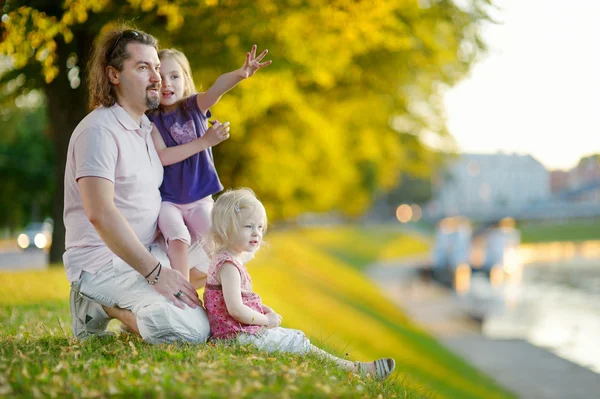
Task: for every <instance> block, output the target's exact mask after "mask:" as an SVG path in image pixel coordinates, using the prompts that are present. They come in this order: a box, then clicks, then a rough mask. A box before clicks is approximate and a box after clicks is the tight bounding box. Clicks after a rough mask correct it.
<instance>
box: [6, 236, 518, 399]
mask: <svg viewBox="0 0 600 399" xmlns="http://www.w3.org/2000/svg"><path fill="white" fill-rule="evenodd" d="M324 234H325V233H324ZM328 234H329V233H328ZM336 234H338V235H341V236H346V235H347V236H346V238H341V239H340V241H346V242H348V241H352V242H355V240H356V239H358V240H360V241H365V242H366V241H369V240H368V238H367V237H365V236H363V238H362V239H361V236H360V235H357V234H356V231H354V232H353V231H352V230H343V229H342V230H337V231H336ZM309 236H310V237H312V239H314V238H315V237H316V235H315V231H295V232H282V233H277V234H273V235H271V236H270V237H269V241H270V248H268V249H266V250H263V252H261V253H260V254H259V255H258V257H257V259H256V260H254V261H252V262H251V263H250V264H249V267H250V272H251V274H252V275H253V279H254V287H255V290H256V291H257V292H259V293H260V294H261V295H262V297H263V299H264V301H265V303H267V304H269V305H270V306H272V307H273V308H275V309H276V310H277V311H278V312H279V313H281V314H282V315H283V316H284V325H285V326H286V327H291V328H299V329H302V330H303V331H305V332H306V333H307V334H308V335H309V336H310V337H311V338H312V340H313V341H314V342H315V343H316V344H318V345H325V346H326V347H328V349H330V350H332V351H334V352H335V353H336V354H338V355H340V354H344V353H349V356H350V358H352V359H363V360H366V359H374V358H378V357H381V356H393V357H395V358H396V360H397V362H398V368H397V370H398V371H397V372H396V376H395V377H396V378H395V381H386V382H383V383H382V382H374V381H371V380H368V379H359V378H355V377H353V376H351V375H348V374H346V373H343V372H340V371H338V370H336V369H335V368H334V367H331V364H329V363H327V362H323V361H320V360H318V359H315V358H312V357H309V358H307V359H306V358H299V357H295V356H289V355H276V356H270V355H266V354H264V353H261V352H257V351H253V350H249V349H247V348H239V347H233V348H230V347H227V348H225V347H222V346H219V345H216V346H215V345H200V346H198V345H189V344H188V345H163V346H158V347H156V346H150V345H147V344H145V343H143V342H141V341H140V340H139V339H137V338H131V337H124V336H121V337H119V338H116V339H115V338H111V339H109V341H110V344H109V345H107V343H106V342H101V341H100V340H93V341H89V342H86V343H83V344H77V345H75V343H74V342H73V341H72V339H71V338H70V320H69V314H68V304H67V300H66V298H67V296H68V285H67V282H66V280H65V278H64V272H62V270H56V269H53V270H50V271H36V272H20V273H7V272H0V278H1V279H2V281H3V284H2V285H0V320H2V327H0V396H2V395H3V394H11V393H12V395H15V396H31V395H36V393H41V394H42V395H43V396H48V395H51V394H52V393H53V392H54V393H55V394H57V395H58V396H63V395H68V396H102V395H103V394H105V393H106V392H114V393H115V394H118V395H122V396H136V397H147V396H156V397H164V396H168V397H172V396H197V395H198V394H199V393H202V395H203V396H206V397H298V396H299V397H311V396H312V397H333V396H343V397H377V396H378V395H381V397H385V398H388V397H409V398H410V397H422V396H425V397H439V398H501V397H509V396H508V395H507V394H506V393H505V392H503V391H502V390H501V389H499V388H497V387H496V386H495V385H494V384H493V383H492V382H491V381H490V380H489V379H488V378H487V377H485V376H482V375H481V374H479V373H478V372H477V371H476V370H474V369H472V368H471V367H470V366H468V365H466V364H465V363H464V362H463V361H462V360H460V359H458V358H457V357H455V356H454V355H452V354H450V353H449V352H447V351H446V350H445V349H444V348H442V347H441V346H440V345H439V344H438V343H437V342H436V341H434V340H433V339H431V338H430V337H428V336H427V335H426V334H425V333H423V332H422V331H421V330H420V329H418V328H417V327H415V326H413V325H412V324H411V323H410V321H409V320H407V319H406V317H405V315H404V314H403V313H402V312H400V311H399V310H398V309H396V308H395V306H393V305H392V304H391V303H390V302H389V301H388V300H387V299H385V298H384V297H383V296H382V294H381V293H380V292H379V291H378V290H377V289H376V287H375V286H374V285H372V284H371V283H370V282H368V281H365V279H364V277H363V276H362V275H361V274H360V273H358V272H357V271H356V270H355V269H353V268H351V267H348V265H347V264H345V263H343V262H342V261H341V260H339V259H336V258H334V257H332V256H331V255H330V251H328V250H327V249H328V248H329V249H330V247H329V246H328V245H329V244H328V243H327V240H325V241H323V240H322V241H321V243H322V244H321V247H322V248H325V250H324V249H317V248H316V247H315V246H314V245H309V244H308V243H309V242H310V241H311V239H310V238H309ZM330 237H333V236H330ZM349 237H352V238H351V239H350V238H349ZM333 241H336V240H333ZM384 241H385V242H387V243H388V244H389V243H394V239H390V240H388V241H386V240H384V239H380V240H379V242H381V243H383V242H384ZM331 242H332V241H331V240H330V241H329V243H331ZM390 245H392V246H393V247H394V248H396V245H395V244H390ZM385 246H386V245H384V244H382V245H381V248H376V247H377V246H376V245H372V246H370V247H369V248H370V249H365V252H364V253H371V254H373V253H382V251H383V253H385V251H386V250H385V249H384V247H385ZM373 249H377V251H373ZM369 251H370V252H369ZM387 251H390V253H392V252H394V251H396V249H393V250H392V249H388V250H387ZM409 252H410V251H409ZM370 256H373V255H370ZM366 258H369V256H364V259H363V261H364V260H366ZM359 263H360V262H356V264H355V266H357V265H359ZM61 326H62V327H61ZM113 328H114V326H113ZM63 329H64V330H66V331H67V333H66V334H63V331H62V330H63ZM167 393H168V394H167Z"/></svg>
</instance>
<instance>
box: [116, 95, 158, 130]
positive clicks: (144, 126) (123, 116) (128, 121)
mask: <svg viewBox="0 0 600 399" xmlns="http://www.w3.org/2000/svg"><path fill="white" fill-rule="evenodd" d="M110 110H111V112H112V113H113V114H114V115H115V117H116V118H117V120H118V121H119V123H120V124H121V126H123V128H124V129H125V130H130V131H134V132H136V133H137V134H139V135H140V136H143V135H145V134H147V133H150V132H151V131H152V122H150V119H148V117H147V116H146V114H144V115H142V120H141V126H138V125H137V123H135V121H134V120H133V118H132V117H131V115H129V114H128V113H127V111H125V109H124V108H123V107H121V106H120V105H119V103H117V102H115V104H114V105H113V106H112V107H110Z"/></svg>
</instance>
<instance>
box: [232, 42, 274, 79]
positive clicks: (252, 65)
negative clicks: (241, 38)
mask: <svg viewBox="0 0 600 399" xmlns="http://www.w3.org/2000/svg"><path fill="white" fill-rule="evenodd" d="M268 52H269V50H266V49H265V50H263V52H262V53H260V54H259V56H258V57H257V56H256V44H255V45H254V46H252V49H251V50H250V52H248V53H246V61H245V62H244V65H243V66H242V68H241V69H240V70H241V71H242V77H243V78H244V79H245V78H249V77H250V76H252V75H254V74H255V73H256V71H258V70H259V69H260V68H263V67H266V66H267V65H271V63H272V62H273V61H271V60H269V61H265V62H263V63H261V62H260V61H261V60H262V59H263V58H265V55H267V53H268Z"/></svg>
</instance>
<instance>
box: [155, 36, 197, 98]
mask: <svg viewBox="0 0 600 399" xmlns="http://www.w3.org/2000/svg"><path fill="white" fill-rule="evenodd" d="M158 58H159V59H160V60H161V61H163V60H165V59H171V60H173V61H175V62H176V63H177V64H178V65H179V66H180V67H181V70H182V72H183V97H184V98H185V97H189V96H191V95H192V94H194V93H196V85H194V78H193V77H192V69H191V68H190V62H189V61H188V59H187V57H186V56H185V54H183V53H182V52H181V51H179V50H177V49H174V48H166V49H164V50H160V51H159V52H158Z"/></svg>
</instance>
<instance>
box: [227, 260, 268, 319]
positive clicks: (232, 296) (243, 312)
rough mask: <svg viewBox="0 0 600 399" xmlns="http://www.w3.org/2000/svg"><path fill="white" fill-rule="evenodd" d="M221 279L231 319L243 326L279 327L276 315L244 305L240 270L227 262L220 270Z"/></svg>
mask: <svg viewBox="0 0 600 399" xmlns="http://www.w3.org/2000/svg"><path fill="white" fill-rule="evenodd" d="M219 279H220V280H221V286H222V288H223V298H224V299H225V306H227V312H228V313H229V315H230V316H231V317H233V318H234V319H236V320H237V321H239V322H240V323H243V324H254V325H260V326H267V327H277V326H278V325H279V324H277V317H276V315H275V314H274V313H268V314H266V315H264V314H262V313H259V312H257V311H256V310H254V309H251V308H250V307H248V306H246V305H244V303H243V302H242V291H241V288H240V285H241V278H240V272H239V271H238V269H237V268H236V267H235V266H234V265H233V264H231V263H229V262H226V263H225V264H224V265H223V266H222V267H221V270H219Z"/></svg>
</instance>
